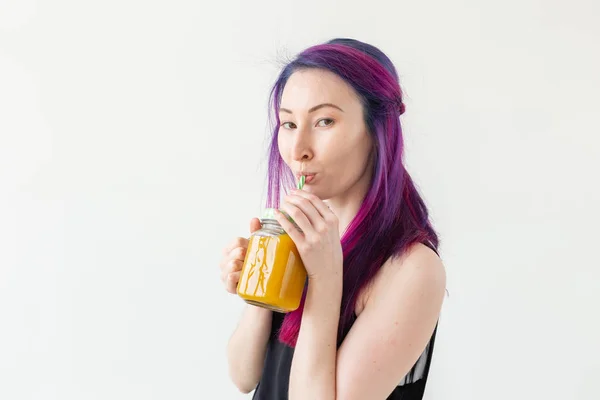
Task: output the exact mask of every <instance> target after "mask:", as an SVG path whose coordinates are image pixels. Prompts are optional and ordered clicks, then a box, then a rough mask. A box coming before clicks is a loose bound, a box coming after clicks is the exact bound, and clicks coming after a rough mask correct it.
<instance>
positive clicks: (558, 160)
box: [0, 0, 600, 400]
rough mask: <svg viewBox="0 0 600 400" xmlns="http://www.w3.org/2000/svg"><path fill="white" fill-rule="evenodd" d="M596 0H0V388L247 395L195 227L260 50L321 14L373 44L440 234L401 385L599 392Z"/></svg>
mask: <svg viewBox="0 0 600 400" xmlns="http://www.w3.org/2000/svg"><path fill="white" fill-rule="evenodd" d="M598 4H599V3H598V2H596V1H593V0H587V1H585V0H574V1H571V2H564V1H563V2H559V1H546V2H539V1H532V0H519V1H517V0H512V1H508V2H491V1H487V2H482V1H462V2H447V1H442V0H438V1H430V2H414V1H410V2H409V1H401V2H399V1H388V2H384V1H369V2H367V3H365V2H362V1H352V2H349V1H346V2H332V1H325V2H324V3H322V4H320V2H317V1H314V0H311V1H302V2H293V3H292V2H276V1H272V2H267V1H262V2H256V1H241V0H239V1H229V2H227V3H219V2H209V3H207V5H201V2H198V1H189V0H188V1H169V2H167V1H162V2H144V1H134V0H119V1H116V0H112V1H103V2H82V1H66V0H55V1H52V2H42V1H37V2H36V1H33V0H2V1H0V399H6V400H21V399H44V400H50V399H60V400H67V399H77V400H80V399H241V398H249V397H250V396H242V395H240V394H238V393H237V392H236V390H235V389H234V387H233V385H232V384H230V382H229V380H228V377H227V374H226V360H225V344H226V341H227V339H228V337H229V334H230V333H231V331H232V329H233V327H234V326H235V324H236V322H237V317H238V315H239V312H240V311H241V308H242V302H241V300H239V299H237V298H236V297H235V296H232V295H228V294H226V293H225V292H224V290H223V289H222V287H221V286H220V282H219V275H218V261H219V258H220V250H221V247H222V246H223V245H224V244H225V243H226V242H228V241H229V240H230V239H231V238H232V237H234V236H237V235H245V234H246V229H247V223H248V221H249V219H250V218H251V217H253V216H256V215H257V214H258V213H259V212H260V210H261V206H262V199H263V194H264V193H263V183H264V163H263V160H264V157H263V155H264V148H265V147H264V145H265V140H266V134H267V132H266V116H267V114H266V99H267V94H268V90H269V88H270V84H271V83H272V81H273V79H274V78H275V75H276V73H277V71H278V67H279V65H278V61H277V60H278V59H279V58H281V56H282V55H286V54H288V55H293V54H295V53H296V52H297V51H300V50H301V49H303V48H304V47H306V46H309V45H312V44H315V43H318V42H322V41H325V40H328V39H330V38H333V37H337V36H349V37H354V38H357V39H360V40H364V41H367V42H370V43H372V44H375V45H376V46H379V47H380V48H381V49H383V50H384V51H385V52H386V53H388V54H389V56H390V57H391V58H392V59H393V60H394V62H395V63H396V65H397V68H398V70H399V72H400V74H401V76H402V81H401V84H402V86H403V88H404V89H405V91H406V104H407V112H406V114H405V115H404V116H403V123H404V128H405V133H406V142H407V155H408V162H409V168H410V170H411V172H412V173H413V175H414V177H415V179H416V181H417V183H418V184H419V186H420V187H421V189H422V191H423V193H424V195H425V198H426V199H427V202H428V204H429V205H430V207H431V210H432V215H433V217H434V221H435V224H436V227H437V228H438V230H439V232H440V234H441V236H442V239H443V246H442V255H443V258H444V260H445V264H446V267H447V270H448V290H449V292H450V297H448V298H447V299H446V303H445V306H444V310H443V315H442V320H441V326H440V331H439V337H438V342H437V343H438V346H437V351H436V353H435V359H434V365H433V370H432V373H431V379H430V383H429V385H428V394H427V398H429V399H449V400H470V399H477V400H481V399H486V400H494V399H507V398H510V399H541V398H544V399H561V400H564V399H598V398H600V389H599V388H598V385H597V381H598V376H600V361H599V360H600V345H599V344H598V342H599V341H598V338H600V325H599V324H598V315H599V313H598V306H599V305H600V301H599V300H600V295H599V293H600V284H599V282H600V273H599V272H598V270H599V267H600V265H599V264H600V263H599V262H598V258H597V256H596V254H595V253H596V250H597V248H598V246H597V239H598V236H599V235H598V226H599V223H600V218H599V217H600V215H599V211H598V208H599V207H598V206H599V205H600V189H599V188H598V186H599V185H598V181H599V179H598V178H597V174H598V172H600V161H599V153H600V152H599V150H598V148H599V146H600V129H599V127H600V123H599V122H598V115H599V113H598V110H599V109H600V100H599V98H600V78H599V77H598V71H600V56H599V52H598V44H599V39H600V27H599V25H598V24H597V21H598V18H599V17H600V6H599V5H598ZM208 7H212V11H209V8H208Z"/></svg>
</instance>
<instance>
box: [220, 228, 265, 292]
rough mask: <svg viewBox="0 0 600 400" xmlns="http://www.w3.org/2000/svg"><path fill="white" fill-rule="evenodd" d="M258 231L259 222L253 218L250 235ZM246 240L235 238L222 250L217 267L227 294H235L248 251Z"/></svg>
mask: <svg viewBox="0 0 600 400" xmlns="http://www.w3.org/2000/svg"><path fill="white" fill-rule="evenodd" d="M259 229H260V220H259V219H258V218H253V219H252V220H251V221H250V233H254V232H256V231H257V230H259ZM248 243H249V241H248V239H246V238H241V237H239V238H236V239H235V240H233V241H232V242H231V243H229V245H227V247H225V248H224V249H223V258H222V259H221V263H220V264H219V267H220V268H221V281H222V282H223V286H225V290H227V291H228V292H229V293H233V294H235V293H237V285H238V281H239V280H240V274H241V271H242V266H243V264H244V258H245V257H246V251H248Z"/></svg>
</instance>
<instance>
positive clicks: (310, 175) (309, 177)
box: [296, 172, 315, 184]
mask: <svg viewBox="0 0 600 400" xmlns="http://www.w3.org/2000/svg"><path fill="white" fill-rule="evenodd" d="M302 175H304V176H305V177H306V178H304V183H305V184H307V183H310V181H312V180H313V179H314V178H315V174H309V173H306V172H303V173H301V174H296V179H297V180H300V177H301V176H302Z"/></svg>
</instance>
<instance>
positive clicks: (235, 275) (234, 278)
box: [225, 271, 242, 294]
mask: <svg viewBox="0 0 600 400" xmlns="http://www.w3.org/2000/svg"><path fill="white" fill-rule="evenodd" d="M241 273H242V272H241V271H235V272H230V273H229V274H228V275H227V281H226V283H225V289H226V290H227V291H228V292H229V293H233V294H235V293H237V285H238V282H239V280H240V274H241Z"/></svg>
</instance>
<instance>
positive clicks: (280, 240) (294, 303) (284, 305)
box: [237, 208, 306, 313]
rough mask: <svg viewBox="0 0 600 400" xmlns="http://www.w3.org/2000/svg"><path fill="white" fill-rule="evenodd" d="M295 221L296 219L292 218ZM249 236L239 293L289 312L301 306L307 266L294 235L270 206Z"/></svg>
mask: <svg viewBox="0 0 600 400" xmlns="http://www.w3.org/2000/svg"><path fill="white" fill-rule="evenodd" d="M289 219H290V221H291V222H292V223H293V220H292V219H291V218H289ZM260 222H261V229H259V230H258V231H256V232H254V233H253V234H252V235H251V236H250V243H249V244H248V250H247V252H246V257H245V259H244V264H243V266H242V271H241V274H240V280H239V282H238V286H237V294H238V295H239V296H240V297H241V298H242V299H244V301H246V303H248V304H252V305H255V306H259V307H263V308H267V309H270V310H273V311H277V312H281V313H287V312H290V311H294V310H295V309H297V308H298V307H299V306H300V299H301V298H302V292H303V291H304V285H305V284H306V269H305V268H304V264H303V263H302V259H301V258H300V254H298V249H297V248H296V245H295V244H294V242H293V241H292V238H291V237H290V236H289V235H288V234H287V233H285V231H284V230H283V228H282V227H281V225H280V224H279V222H277V220H276V219H275V214H274V209H271V208H269V209H267V210H265V213H264V215H263V217H262V218H261V220H260Z"/></svg>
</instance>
